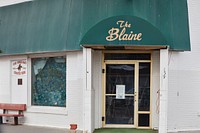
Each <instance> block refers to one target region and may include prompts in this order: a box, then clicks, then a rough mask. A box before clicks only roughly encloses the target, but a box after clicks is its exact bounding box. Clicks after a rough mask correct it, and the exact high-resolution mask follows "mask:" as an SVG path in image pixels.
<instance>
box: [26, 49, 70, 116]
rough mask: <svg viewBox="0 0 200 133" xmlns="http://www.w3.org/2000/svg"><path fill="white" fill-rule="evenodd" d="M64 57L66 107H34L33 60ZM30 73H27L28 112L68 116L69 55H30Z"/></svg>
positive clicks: (28, 60)
mask: <svg viewBox="0 0 200 133" xmlns="http://www.w3.org/2000/svg"><path fill="white" fill-rule="evenodd" d="M59 56H64V57H65V58H66V106H65V107H55V106H38V105H32V87H31V86H32V79H31V78H32V72H31V71H32V67H31V65H32V59H33V58H44V57H59ZM27 62H28V71H27V76H28V77H27V78H28V101H27V103H28V104H27V105H28V106H27V112H30V113H44V114H60V115H67V114H68V110H67V107H68V100H67V97H68V93H67V54H66V53H45V54H35V55H29V56H28V59H27Z"/></svg>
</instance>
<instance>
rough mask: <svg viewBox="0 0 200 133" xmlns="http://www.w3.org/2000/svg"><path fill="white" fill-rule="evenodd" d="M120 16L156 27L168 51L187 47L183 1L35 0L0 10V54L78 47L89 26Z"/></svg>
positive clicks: (52, 50)
mask: <svg viewBox="0 0 200 133" xmlns="http://www.w3.org/2000/svg"><path fill="white" fill-rule="evenodd" d="M121 15H123V16H124V15H125V16H135V17H138V18H141V19H142V20H145V21H146V22H148V23H149V24H151V25H152V26H154V27H156V28H157V29H158V30H159V31H160V32H161V34H162V35H163V36H164V38H165V39H166V41H167V44H168V45H169V46H170V48H171V49H172V50H187V51H188V50H190V38H189V23H188V8H187V0H50V1H49V0H34V1H31V2H25V3H20V4H16V5H11V6H7V7H1V8H0V50H1V51H2V53H1V55H3V54H24V53H36V52H56V51H71V50H81V46H80V45H81V43H80V42H81V40H82V39H83V37H84V36H85V34H86V33H87V32H88V31H89V30H90V29H91V28H92V27H94V26H95V25H96V24H98V23H99V22H101V21H102V22H103V20H106V19H108V18H111V17H114V16H121ZM96 36H98V35H96ZM96 40H97V39H96Z"/></svg>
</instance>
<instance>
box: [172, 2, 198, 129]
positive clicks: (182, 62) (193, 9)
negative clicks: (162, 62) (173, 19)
mask: <svg viewBox="0 0 200 133" xmlns="http://www.w3.org/2000/svg"><path fill="white" fill-rule="evenodd" d="M199 7H200V1H199V0H188V8H189V23H190V25H189V27H190V40H191V48H192V51H190V52H170V53H169V94H168V96H169V102H168V130H169V131H171V130H173V131H181V130H200V124H199V123H200V106H199V105H200V97H199V94H200V88H199V86H200V63H199V58H200V52H199V51H200V39H199V34H200V25H199V22H200V14H199V11H200V8H199Z"/></svg>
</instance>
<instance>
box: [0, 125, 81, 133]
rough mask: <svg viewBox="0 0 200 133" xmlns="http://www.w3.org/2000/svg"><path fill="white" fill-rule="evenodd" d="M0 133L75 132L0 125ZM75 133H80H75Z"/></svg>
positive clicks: (72, 132)
mask: <svg viewBox="0 0 200 133" xmlns="http://www.w3.org/2000/svg"><path fill="white" fill-rule="evenodd" d="M0 133H75V131H70V130H68V129H61V128H49V127H37V126H26V125H17V126H15V125H9V124H2V125H0ZM76 133H82V132H81V131H76Z"/></svg>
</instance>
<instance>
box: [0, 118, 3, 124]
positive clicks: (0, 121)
mask: <svg viewBox="0 0 200 133" xmlns="http://www.w3.org/2000/svg"><path fill="white" fill-rule="evenodd" d="M2 123H3V117H2V116H0V124H2Z"/></svg>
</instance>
